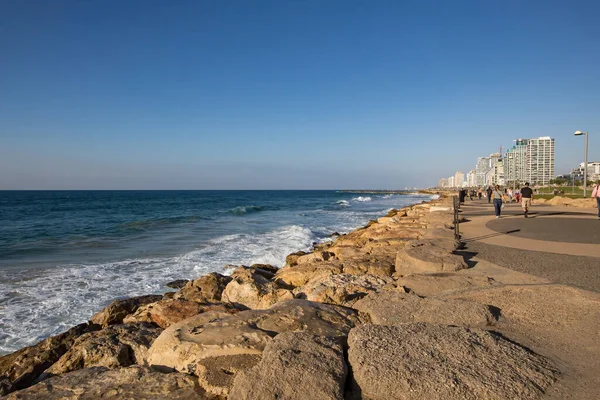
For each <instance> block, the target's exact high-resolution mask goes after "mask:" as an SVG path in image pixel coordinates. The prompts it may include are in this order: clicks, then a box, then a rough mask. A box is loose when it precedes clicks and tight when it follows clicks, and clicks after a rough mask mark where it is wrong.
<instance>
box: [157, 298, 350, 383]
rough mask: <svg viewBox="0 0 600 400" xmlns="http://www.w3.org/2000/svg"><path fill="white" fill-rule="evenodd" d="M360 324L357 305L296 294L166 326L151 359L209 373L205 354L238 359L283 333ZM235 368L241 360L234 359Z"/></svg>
mask: <svg viewBox="0 0 600 400" xmlns="http://www.w3.org/2000/svg"><path fill="white" fill-rule="evenodd" d="M357 323H358V317H357V314H356V312H355V311H354V310H351V309H348V308H345V307H339V306H334V305H330V304H321V303H315V302H309V301H306V300H297V299H296V300H287V301H283V302H281V303H278V304H276V305H275V306H273V307H271V308H270V309H268V310H248V311H242V312H240V313H238V314H234V315H229V314H225V313H217V312H209V313H204V314H200V315H198V316H195V317H192V318H189V319H187V320H184V321H181V322H179V323H177V324H174V325H171V326H170V327H169V328H167V329H166V330H165V331H164V332H163V333H162V334H161V335H160V336H159V337H158V338H157V339H156V340H155V341H154V343H153V345H152V347H151V348H150V350H149V351H148V357H147V361H148V364H149V365H151V366H153V367H155V368H158V369H160V370H162V371H173V370H176V371H179V372H185V373H189V374H194V375H197V376H209V375H211V374H218V373H219V371H216V372H215V371H214V370H211V369H210V368H211V365H214V364H211V362H209V361H207V359H210V358H217V357H224V356H229V357H230V360H232V361H235V359H236V358H235V357H236V356H242V355H243V356H246V355H257V356H261V355H262V352H263V350H264V348H265V346H266V345H267V344H268V343H269V342H270V341H271V340H272V338H273V337H274V336H276V335H277V334H279V333H283V332H304V331H306V332H308V333H312V334H315V335H319V336H328V337H340V336H342V337H343V336H345V335H346V334H347V332H348V331H349V330H350V329H351V328H352V327H354V326H355V325H356V324H357ZM242 361H244V362H245V361H246V360H242ZM215 368H220V367H218V365H217V366H215ZM232 368H240V365H238V366H237V367H236V365H235V363H232ZM219 390H226V388H221V389H219Z"/></svg>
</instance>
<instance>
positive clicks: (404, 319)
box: [353, 291, 498, 327]
mask: <svg viewBox="0 0 600 400" xmlns="http://www.w3.org/2000/svg"><path fill="white" fill-rule="evenodd" d="M449 300H450V299H443V300H442V299H436V298H430V297H428V298H422V297H419V296H417V295H415V294H407V293H402V292H399V291H382V292H376V293H370V294H368V295H367V296H366V297H365V298H363V299H361V300H358V301H357V302H356V303H354V306H353V308H354V309H356V310H359V311H361V312H363V313H365V314H367V315H368V316H369V317H370V319H371V322H372V323H373V324H377V325H400V324H405V323H411V322H429V323H438V324H448V325H465V326H480V327H483V326H487V325H492V324H494V323H495V322H496V321H497V315H498V310H497V309H494V308H492V307H490V306H488V305H484V304H479V303H476V302H471V301H464V300H452V301H449Z"/></svg>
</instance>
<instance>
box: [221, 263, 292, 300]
mask: <svg viewBox="0 0 600 400" xmlns="http://www.w3.org/2000/svg"><path fill="white" fill-rule="evenodd" d="M265 272H267V271H261V270H260V269H255V268H251V267H240V268H238V269H236V270H235V271H234V272H233V273H232V274H231V278H232V280H231V282H229V283H228V284H227V286H226V287H225V290H223V295H222V298H223V301H227V302H230V303H234V304H242V305H243V306H246V307H248V308H251V309H259V310H262V309H267V308H269V307H271V306H272V305H273V304H275V303H277V302H278V301H281V300H289V299H293V298H294V294H293V293H292V292H291V291H290V290H289V289H288V288H287V286H286V285H283V284H281V283H280V282H277V281H272V280H270V279H269V278H267V277H266V276H265ZM269 274H270V276H273V274H271V273H270V272H269Z"/></svg>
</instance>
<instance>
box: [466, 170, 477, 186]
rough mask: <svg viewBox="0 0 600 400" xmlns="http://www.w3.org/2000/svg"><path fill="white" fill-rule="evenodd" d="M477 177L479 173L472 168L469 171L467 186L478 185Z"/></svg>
mask: <svg viewBox="0 0 600 400" xmlns="http://www.w3.org/2000/svg"><path fill="white" fill-rule="evenodd" d="M476 177H477V173H476V172H475V170H474V169H472V170H470V171H469V172H468V173H467V186H469V187H473V186H477V183H476V182H477V180H476Z"/></svg>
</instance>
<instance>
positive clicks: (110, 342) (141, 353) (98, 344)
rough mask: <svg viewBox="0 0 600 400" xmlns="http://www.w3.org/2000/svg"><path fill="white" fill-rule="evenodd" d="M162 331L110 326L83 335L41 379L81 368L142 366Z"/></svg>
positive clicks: (148, 326)
mask: <svg viewBox="0 0 600 400" xmlns="http://www.w3.org/2000/svg"><path fill="white" fill-rule="evenodd" d="M161 331H162V329H160V328H157V327H156V326H154V325H152V324H148V323H140V324H122V325H121V324H120V325H111V326H109V327H107V328H105V329H102V330H101V331H96V332H90V333H85V334H83V335H81V336H79V337H78V338H77V339H75V341H74V342H73V345H72V346H71V348H70V349H69V350H68V351H67V352H66V353H65V354H64V355H63V356H62V357H61V358H60V359H59V360H58V361H57V362H56V363H54V364H53V365H52V366H51V367H50V368H48V369H47V370H46V371H45V372H44V373H43V374H42V377H41V378H42V379H45V378H47V377H49V376H53V375H59V374H64V373H67V372H71V371H75V370H78V369H82V368H90V367H107V368H119V367H125V366H128V365H132V364H136V363H137V364H143V363H144V359H145V358H146V353H147V351H148V349H149V348H150V345H151V344H152V342H153V341H154V339H156V338H157V337H158V335H159V334H160V332H161Z"/></svg>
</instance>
